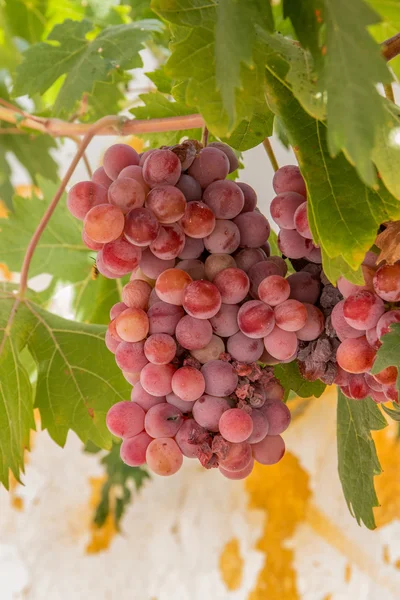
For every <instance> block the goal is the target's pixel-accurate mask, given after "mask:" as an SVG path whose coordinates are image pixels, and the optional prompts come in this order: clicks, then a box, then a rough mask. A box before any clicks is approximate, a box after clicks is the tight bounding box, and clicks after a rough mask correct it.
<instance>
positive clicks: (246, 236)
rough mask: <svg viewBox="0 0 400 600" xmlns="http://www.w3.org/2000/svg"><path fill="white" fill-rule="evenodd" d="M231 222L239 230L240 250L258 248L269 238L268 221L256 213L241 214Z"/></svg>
mask: <svg viewBox="0 0 400 600" xmlns="http://www.w3.org/2000/svg"><path fill="white" fill-rule="evenodd" d="M233 222H234V223H235V225H237V227H238V229H239V233H240V246H241V248H258V247H259V246H262V245H263V244H265V242H266V241H267V240H268V238H269V234H270V232H271V228H270V226H269V223H268V220H267V219H266V218H265V217H264V215H262V214H261V213H259V212H257V211H253V212H247V213H241V214H240V215H239V216H238V217H236V219H234V221H233Z"/></svg>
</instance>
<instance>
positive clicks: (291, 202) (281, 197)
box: [270, 192, 306, 229]
mask: <svg viewBox="0 0 400 600" xmlns="http://www.w3.org/2000/svg"><path fill="white" fill-rule="evenodd" d="M303 204H306V203H305V202H304V196H301V195H300V194H297V193H296V192H283V193H282V194H278V196H275V198H274V199H273V200H272V202H271V206H270V211H271V217H272V218H273V220H274V221H275V223H276V224H277V225H279V227H280V228H281V229H296V224H295V221H294V219H295V214H296V211H297V210H298V208H299V207H300V206H302V205H303Z"/></svg>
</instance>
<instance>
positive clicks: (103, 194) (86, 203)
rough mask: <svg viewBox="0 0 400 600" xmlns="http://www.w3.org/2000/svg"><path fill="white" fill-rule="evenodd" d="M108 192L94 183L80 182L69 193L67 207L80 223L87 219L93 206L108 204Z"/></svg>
mask: <svg viewBox="0 0 400 600" xmlns="http://www.w3.org/2000/svg"><path fill="white" fill-rule="evenodd" d="M107 202H108V198H107V190H106V189H105V188H104V187H103V186H101V185H98V184H97V183H93V181H80V182H79V183H76V184H75V185H74V186H72V188H71V189H70V190H69V192H68V196H67V207H68V210H69V212H70V213H71V214H72V215H73V216H74V217H75V218H76V219H79V220H80V221H83V219H84V218H85V217H86V215H87V213H88V212H89V210H90V209H91V208H93V206H97V205H98V204H107Z"/></svg>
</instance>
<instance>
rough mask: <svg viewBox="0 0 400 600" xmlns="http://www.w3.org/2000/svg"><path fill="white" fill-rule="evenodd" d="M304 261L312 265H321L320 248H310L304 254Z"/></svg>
mask: <svg viewBox="0 0 400 600" xmlns="http://www.w3.org/2000/svg"><path fill="white" fill-rule="evenodd" d="M305 257H306V259H307V260H309V261H310V262H312V263H316V264H321V263H322V252H321V248H319V247H318V246H314V245H313V246H312V247H311V250H309V251H308V252H307V254H306V256H305Z"/></svg>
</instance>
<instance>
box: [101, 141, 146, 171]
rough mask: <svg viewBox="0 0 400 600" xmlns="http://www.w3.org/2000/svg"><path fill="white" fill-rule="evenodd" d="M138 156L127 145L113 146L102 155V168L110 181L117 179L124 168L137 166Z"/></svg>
mask: <svg viewBox="0 0 400 600" xmlns="http://www.w3.org/2000/svg"><path fill="white" fill-rule="evenodd" d="M139 160H140V159H139V154H138V153H137V152H136V150H134V149H133V148H132V147H131V146H128V144H113V145H112V146H110V147H109V148H107V150H106V151H105V153H104V158H103V168H104V171H105V172H106V175H107V176H108V177H109V178H110V179H117V177H118V175H119V174H120V172H121V171H122V169H124V168H125V167H128V166H129V165H138V164H139Z"/></svg>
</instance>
